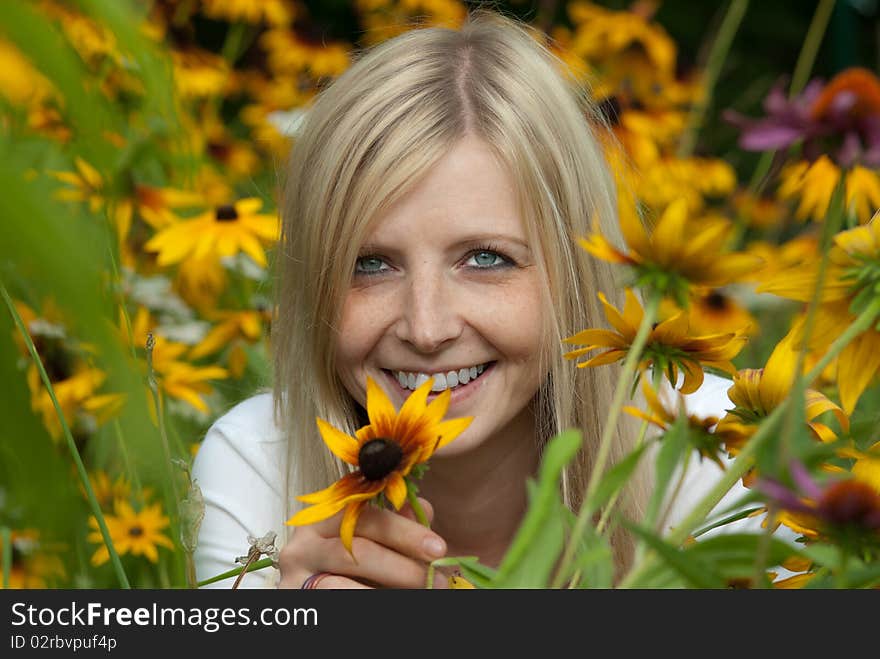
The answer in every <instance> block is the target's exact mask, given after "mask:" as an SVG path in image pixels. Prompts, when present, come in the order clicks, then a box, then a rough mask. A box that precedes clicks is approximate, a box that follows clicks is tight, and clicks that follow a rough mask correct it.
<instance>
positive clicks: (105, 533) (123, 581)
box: [0, 283, 131, 589]
mask: <svg viewBox="0 0 880 659" xmlns="http://www.w3.org/2000/svg"><path fill="white" fill-rule="evenodd" d="M0 294H2V295H3V300H4V301H5V302H6V306H7V308H8V309H9V313H11V314H12V318H13V319H14V320H15V324H16V326H17V327H18V331H19V333H20V334H21V336H22V339H24V342H25V344H26V345H27V348H28V352H30V354H31V358H32V359H33V360H34V364H35V365H36V367H37V370H38V371H39V372H40V378H41V379H42V381H43V385H44V386H45V387H46V391H47V392H48V394H49V398H50V399H51V400H52V405H54V406H55V413H56V414H57V415H58V421H59V422H60V423H61V429H62V430H63V431H64V438H65V440H66V441H67V447H68V448H69V449H70V454H71V456H72V457H73V462H74V464H75V465H76V470H77V474H78V475H79V479H80V482H81V483H82V486H83V489H84V490H85V492H86V498H87V499H88V501H89V505H90V506H91V508H92V513H93V514H94V516H95V520H96V521H97V522H98V528H99V529H100V531H101V537H102V538H103V539H104V544H105V545H106V546H107V552H108V553H109V554H110V561H111V562H112V563H113V569H114V570H115V571H116V577H117V578H118V579H119V584H120V586H122V587H123V588H125V589H129V588H131V585H130V584H129V582H128V577H127V576H126V574H125V570H124V569H123V567H122V561H120V560H119V554H117V553H116V547H114V546H113V539H112V538H111V537H110V531H109V529H108V528H107V522H106V520H105V519H104V514H103V513H102V512H101V506H100V505H99V504H98V499H97V497H96V496H95V492H94V490H93V489H92V484H91V482H90V481H89V476H88V473H87V472H86V468H85V465H84V464H83V461H82V457H80V454H79V449H78V448H77V447H76V442H75V441H74V439H73V434H72V433H71V432H70V427H69V426H68V425H67V419H66V418H64V412H63V411H62V409H61V405H60V404H59V403H58V398H57V396H55V389H54V388H53V387H52V382H51V381H50V380H49V376H48V375H47V374H46V369H45V367H44V366H43V362H42V360H41V359H40V355H39V354H38V353H37V348H36V346H35V345H34V342H33V340H32V339H31V335H30V332H28V330H27V327H25V325H24V321H23V320H22V319H21V316H19V315H18V311H17V310H16V308H15V304H14V303H13V301H12V298H11V297H10V296H9V293H8V292H7V291H6V286H4V285H3V284H2V283H0Z"/></svg>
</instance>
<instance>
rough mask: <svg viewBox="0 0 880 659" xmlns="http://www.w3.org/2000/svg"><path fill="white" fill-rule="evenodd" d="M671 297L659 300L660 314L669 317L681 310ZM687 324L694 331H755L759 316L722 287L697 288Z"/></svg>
mask: <svg viewBox="0 0 880 659" xmlns="http://www.w3.org/2000/svg"><path fill="white" fill-rule="evenodd" d="M681 310H682V309H680V308H679V307H678V306H677V305H676V304H675V303H674V302H673V301H672V300H669V299H664V300H663V302H661V304H660V312H659V313H660V317H661V318H669V317H670V316H674V315H675V314H676V313H678V312H679V311H681ZM686 311H687V314H688V325H689V327H690V328H691V331H693V332H694V333H695V334H717V333H727V332H742V333H743V334H747V335H750V336H751V335H754V334H756V333H757V332H758V330H759V329H760V326H759V324H758V321H757V319H756V318H755V317H754V316H753V315H752V314H751V313H749V311H748V309H746V308H745V307H743V306H742V305H740V304H739V303H738V302H737V301H736V299H735V298H734V297H733V296H732V295H729V294H728V293H726V292H725V291H724V290H722V289H720V288H694V289H692V290H691V297H690V305H688V309H687V310H686Z"/></svg>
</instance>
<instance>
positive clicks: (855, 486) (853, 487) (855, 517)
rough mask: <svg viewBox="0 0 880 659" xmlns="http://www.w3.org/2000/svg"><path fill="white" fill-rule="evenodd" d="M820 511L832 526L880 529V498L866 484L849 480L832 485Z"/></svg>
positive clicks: (824, 495) (826, 493) (822, 501)
mask: <svg viewBox="0 0 880 659" xmlns="http://www.w3.org/2000/svg"><path fill="white" fill-rule="evenodd" d="M819 510H820V511H821V513H822V514H823V515H824V517H825V518H826V519H827V520H828V521H829V522H831V523H832V524H837V525H840V526H846V525H848V524H853V525H857V526H864V527H866V528H869V529H880V496H878V495H877V493H876V492H875V491H874V489H873V488H872V487H871V486H870V485H867V484H866V483H860V482H858V481H852V480H848V481H842V482H839V483H835V484H833V485H831V486H830V487H829V488H828V489H827V490H826V491H825V493H824V494H823V495H822V499H821V500H820V501H819Z"/></svg>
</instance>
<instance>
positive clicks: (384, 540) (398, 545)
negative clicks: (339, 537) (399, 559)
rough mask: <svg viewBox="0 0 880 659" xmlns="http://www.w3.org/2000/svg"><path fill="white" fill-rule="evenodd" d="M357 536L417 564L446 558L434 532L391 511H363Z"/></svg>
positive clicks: (444, 549) (441, 540)
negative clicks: (413, 560)
mask: <svg viewBox="0 0 880 659" xmlns="http://www.w3.org/2000/svg"><path fill="white" fill-rule="evenodd" d="M356 534H357V535H358V536H361V537H363V538H368V539H370V540H373V541H375V542H378V543H379V544H382V545H385V546H386V547H388V548H390V549H393V550H394V551H396V552H398V553H400V554H403V555H405V556H409V557H411V558H415V559H418V560H420V561H425V562H431V561H433V560H435V559H437V558H441V557H443V556H445V555H446V542H445V541H444V540H443V538H442V537H440V536H439V535H438V534H437V533H436V532H434V531H432V530H431V529H429V528H428V527H426V526H423V525H422V524H419V523H418V522H417V521H415V520H414V519H411V518H409V517H407V516H404V515H400V514H397V513H395V512H393V511H391V510H383V509H378V508H372V509H365V510H364V512H363V513H362V514H361V518H360V519H359V520H358V524H357V530H356Z"/></svg>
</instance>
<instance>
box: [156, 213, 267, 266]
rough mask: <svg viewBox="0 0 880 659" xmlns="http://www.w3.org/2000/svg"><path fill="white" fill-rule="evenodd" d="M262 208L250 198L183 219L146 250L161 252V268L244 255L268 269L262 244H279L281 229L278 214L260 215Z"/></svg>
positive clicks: (157, 238)
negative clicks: (212, 257) (191, 259)
mask: <svg viewBox="0 0 880 659" xmlns="http://www.w3.org/2000/svg"><path fill="white" fill-rule="evenodd" d="M262 205H263V202H262V201H261V200H259V199H256V198H247V199H241V200H239V201H237V202H235V203H234V204H232V205H228V206H220V207H218V208H216V209H214V210H211V211H208V212H206V213H203V214H202V215H199V216H198V217H196V218H195V219H192V220H183V221H181V222H178V223H176V224H173V225H171V226H169V227H168V228H166V229H163V230H162V231H160V232H159V233H158V234H156V235H155V236H153V238H151V239H150V240H149V241H148V242H147V244H146V245H145V247H144V248H145V249H146V250H147V251H148V252H158V253H159V255H158V259H157V261H158V263H159V265H160V266H166V265H172V264H174V263H178V262H180V261H182V260H183V259H185V258H187V257H195V258H203V257H205V256H208V255H216V256H218V257H223V256H233V255H234V254H237V253H239V252H244V253H246V254H247V255H248V256H250V257H251V258H252V259H253V260H254V261H256V262H257V264H259V265H261V266H263V267H266V265H267V263H266V253H265V251H264V250H263V246H262V244H261V241H262V242H263V243H271V242H274V241H276V240H277V239H278V235H279V230H280V227H279V224H278V217H277V216H276V215H265V214H259V213H258V212H257V211H259V210H260V208H261V207H262Z"/></svg>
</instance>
